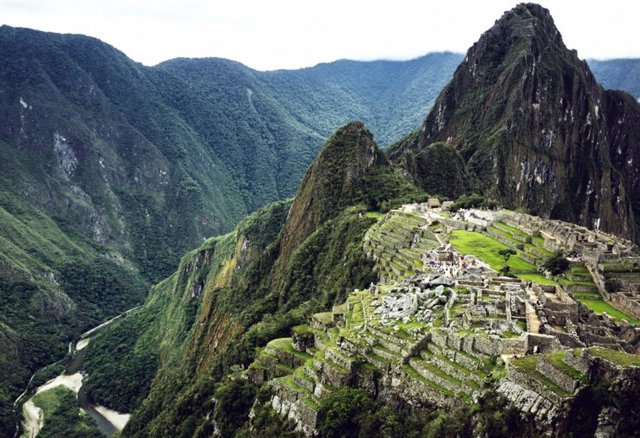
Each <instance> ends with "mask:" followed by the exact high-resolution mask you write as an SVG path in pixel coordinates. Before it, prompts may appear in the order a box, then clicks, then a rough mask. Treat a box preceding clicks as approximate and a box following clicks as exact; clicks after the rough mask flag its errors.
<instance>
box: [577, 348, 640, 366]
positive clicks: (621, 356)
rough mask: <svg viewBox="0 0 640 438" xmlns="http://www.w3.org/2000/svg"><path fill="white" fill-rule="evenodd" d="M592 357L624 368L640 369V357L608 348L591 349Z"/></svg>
mask: <svg viewBox="0 0 640 438" xmlns="http://www.w3.org/2000/svg"><path fill="white" fill-rule="evenodd" d="M589 351H590V352H591V354H592V355H594V356H597V357H601V358H603V359H606V360H608V361H610V362H613V363H615V364H617V365H620V366H623V367H631V366H633V367H640V355H637V354H629V353H625V352H622V351H615V350H609V349H608V348H601V347H595V348H591V349H589Z"/></svg>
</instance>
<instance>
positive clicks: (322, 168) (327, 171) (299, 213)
mask: <svg viewBox="0 0 640 438" xmlns="http://www.w3.org/2000/svg"><path fill="white" fill-rule="evenodd" d="M387 163H388V162H387V159H386V158H385V156H384V154H383V153H382V152H381V151H380V150H379V149H378V147H377V146H376V144H375V142H374V141H373V135H372V134H371V133H370V132H369V131H367V130H366V129H365V127H364V124H363V123H362V122H359V121H354V122H351V123H349V124H347V125H346V126H343V127H342V128H340V129H338V131H336V133H335V134H334V135H333V136H332V137H331V138H330V139H329V140H327V142H326V143H325V144H324V146H323V147H322V150H321V151H320V154H319V155H318V157H317V158H316V160H315V161H314V162H313V164H312V165H311V167H309V170H308V171H307V173H306V175H305V177H304V179H303V180H302V183H301V184H300V186H299V188H298V191H297V193H296V197H295V199H294V201H293V204H292V205H291V210H290V211H289V217H288V219H287V225H286V228H285V233H284V237H283V251H284V252H286V251H287V248H290V249H291V250H293V249H294V248H295V247H297V245H298V244H300V243H301V242H302V241H303V240H304V239H305V238H306V237H307V236H308V235H309V234H311V233H312V232H313V230H315V228H316V227H317V226H318V225H319V224H321V223H322V222H324V221H325V220H327V219H329V218H331V217H332V216H333V215H334V214H335V212H336V211H339V210H340V209H341V208H343V207H344V206H345V205H349V204H350V203H351V202H352V201H353V199H354V197H355V196H356V188H357V186H358V185H359V183H360V182H361V180H362V176H363V175H364V173H365V172H366V171H367V170H368V169H369V168H370V167H372V166H373V165H375V164H387Z"/></svg>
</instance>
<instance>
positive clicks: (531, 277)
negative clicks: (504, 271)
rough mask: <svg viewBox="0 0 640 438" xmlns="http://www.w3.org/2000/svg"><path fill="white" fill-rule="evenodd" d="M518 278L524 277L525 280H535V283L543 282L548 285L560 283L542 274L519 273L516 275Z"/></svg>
mask: <svg viewBox="0 0 640 438" xmlns="http://www.w3.org/2000/svg"><path fill="white" fill-rule="evenodd" d="M516 277H518V278H522V279H523V280H525V281H533V282H534V283H538V284H543V285H547V286H556V285H557V284H558V282H557V281H555V280H553V279H551V278H547V277H545V276H544V275H542V274H518V275H516Z"/></svg>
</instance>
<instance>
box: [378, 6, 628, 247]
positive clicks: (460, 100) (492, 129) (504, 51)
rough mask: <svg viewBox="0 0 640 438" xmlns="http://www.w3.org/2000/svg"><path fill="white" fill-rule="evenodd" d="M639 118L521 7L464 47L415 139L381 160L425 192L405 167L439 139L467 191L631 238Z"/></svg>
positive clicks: (539, 11)
mask: <svg viewBox="0 0 640 438" xmlns="http://www.w3.org/2000/svg"><path fill="white" fill-rule="evenodd" d="M638 117H640V106H639V105H638V104H637V102H636V101H635V99H634V98H632V97H631V96H629V95H628V94H626V93H624V92H619V91H608V90H605V89H603V88H602V87H601V86H600V85H599V84H598V83H597V82H596V79H595V78H594V76H593V74H592V73H591V71H590V70H589V67H588V65H587V63H586V62H584V61H581V60H580V59H578V57H577V55H576V53H575V51H570V50H569V49H567V48H566V47H565V45H564V43H563V41H562V37H561V35H560V32H559V31H558V29H557V28H556V27H555V24H554V22H553V19H552V18H551V16H550V14H549V11H547V10H546V9H544V8H542V7H540V6H538V5H533V4H521V5H519V6H517V7H516V8H514V9H513V10H511V11H509V12H507V13H505V14H504V15H503V16H502V18H501V19H500V20H498V21H497V22H496V24H495V25H494V26H493V27H492V28H491V29H489V30H488V31H487V32H485V33H484V34H483V35H482V37H481V38H480V39H479V40H478V42H477V43H475V44H474V45H473V46H472V47H471V48H470V49H469V51H468V52H467V55H466V57H465V60H464V62H463V63H462V64H460V66H459V67H458V68H457V70H456V72H455V73H454V76H453V79H452V81H451V82H450V83H449V84H448V85H447V86H446V87H445V89H444V90H443V91H442V93H441V94H440V96H439V97H438V99H437V101H436V104H435V105H434V107H433V108H432V110H431V112H430V113H429V115H428V116H427V118H426V120H425V122H424V123H423V125H422V127H421V128H420V131H419V134H418V135H417V136H416V137H415V140H413V141H408V142H405V143H404V144H401V145H399V146H396V147H394V148H392V150H391V151H390V156H391V158H392V160H394V161H395V162H398V163H401V164H402V165H403V166H404V168H405V170H406V171H407V173H409V174H410V175H411V176H412V178H413V180H414V181H416V182H417V183H418V184H419V185H421V186H422V187H423V188H426V187H427V185H426V181H427V178H428V175H427V174H425V173H422V171H421V167H420V166H419V165H417V166H414V167H413V168H412V167H410V166H408V165H407V163H410V162H411V161H412V160H413V158H412V157H415V160H417V161H418V162H420V160H424V158H421V157H423V156H424V153H425V151H426V150H427V148H429V147H430V145H431V144H432V143H435V142H445V143H447V144H448V145H450V147H451V148H453V149H454V150H455V151H456V152H457V153H459V154H460V156H461V157H462V159H463V160H464V163H465V165H466V169H467V171H468V172H469V175H470V177H471V180H472V184H473V189H474V190H476V191H479V192H481V193H483V194H485V195H486V196H489V197H493V198H495V199H497V200H499V201H500V202H501V203H503V204H504V205H505V206H507V207H510V208H514V209H515V208H524V209H526V210H528V211H530V212H532V213H534V214H538V215H540V216H543V217H551V218H557V219H563V220H567V221H570V222H575V223H578V224H581V225H585V226H588V227H590V228H599V229H602V230H605V231H609V232H613V233H615V234H618V235H621V236H625V237H627V238H630V239H637V238H638V224H639V222H638V220H639V218H640V197H638V196H637V193H638V189H639V188H640V187H639V186H638V184H639V183H640V180H639V175H638V173H637V166H636V163H637V162H638V158H639V157H638V154H639V152H640V147H638V144H639V143H638V141H637V139H638V138H639V135H640V125H639V124H638V122H637V121H638V120H639V119H638ZM435 166H437V164H435Z"/></svg>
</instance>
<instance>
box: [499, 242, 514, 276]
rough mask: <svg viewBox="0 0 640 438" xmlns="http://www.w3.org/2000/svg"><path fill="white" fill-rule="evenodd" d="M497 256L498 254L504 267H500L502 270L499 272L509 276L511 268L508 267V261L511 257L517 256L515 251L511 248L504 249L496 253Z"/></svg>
mask: <svg viewBox="0 0 640 438" xmlns="http://www.w3.org/2000/svg"><path fill="white" fill-rule="evenodd" d="M498 254H500V255H501V256H502V258H503V259H504V265H502V269H501V270H500V272H502V273H503V274H504V275H509V270H510V269H511V267H510V266H509V259H510V258H511V256H512V255H516V254H517V253H516V250H515V249H511V248H504V249H501V250H500V251H498Z"/></svg>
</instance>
